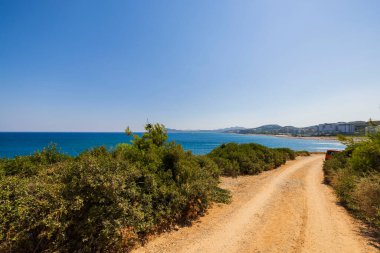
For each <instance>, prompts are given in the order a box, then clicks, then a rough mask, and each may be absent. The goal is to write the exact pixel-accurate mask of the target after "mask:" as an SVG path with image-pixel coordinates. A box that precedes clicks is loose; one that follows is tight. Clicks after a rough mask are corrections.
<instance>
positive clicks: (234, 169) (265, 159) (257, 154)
mask: <svg viewBox="0 0 380 253" xmlns="http://www.w3.org/2000/svg"><path fill="white" fill-rule="evenodd" d="M208 156H209V157H210V158H211V159H213V160H214V161H215V163H216V164H218V166H219V168H220V171H221V173H222V174H223V175H225V176H233V177H236V176H238V175H253V174H258V173H260V172H262V171H265V170H270V169H274V168H277V167H279V166H281V165H282V164H284V163H285V162H286V160H289V159H295V157H296V154H295V152H294V151H292V150H290V149H288V148H277V149H271V148H267V147H265V146H262V145H259V144H255V143H249V144H236V143H227V144H222V145H221V146H219V147H218V148H216V149H214V150H213V151H211V152H210V153H209V154H208Z"/></svg>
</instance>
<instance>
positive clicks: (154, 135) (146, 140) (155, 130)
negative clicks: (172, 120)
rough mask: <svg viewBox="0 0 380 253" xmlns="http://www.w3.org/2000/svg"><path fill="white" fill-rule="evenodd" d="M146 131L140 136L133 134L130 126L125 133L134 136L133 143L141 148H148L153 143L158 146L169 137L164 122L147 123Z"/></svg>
mask: <svg viewBox="0 0 380 253" xmlns="http://www.w3.org/2000/svg"><path fill="white" fill-rule="evenodd" d="M145 130H146V132H145V133H144V134H143V135H142V137H139V136H138V135H136V134H133V133H132V131H131V130H130V128H129V127H127V128H126V129H125V133H126V134H127V135H128V136H132V137H133V141H132V143H133V145H135V146H137V147H138V148H139V149H141V150H147V149H149V148H150V146H151V145H154V146H156V147H160V146H162V145H164V143H165V142H166V140H167V139H168V134H167V131H166V128H165V126H164V125H163V124H159V123H156V124H150V123H148V124H146V125H145Z"/></svg>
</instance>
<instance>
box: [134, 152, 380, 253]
mask: <svg viewBox="0 0 380 253" xmlns="http://www.w3.org/2000/svg"><path fill="white" fill-rule="evenodd" d="M322 163H323V156H322V155H312V156H310V157H302V158H297V160H295V161H290V162H288V163H287V164H286V165H284V166H282V167H281V168H279V169H277V170H273V171H268V172H264V173H262V174H260V175H257V176H245V177H238V178H237V179H232V178H223V179H222V183H221V186H222V187H223V188H226V189H229V190H231V192H232V195H233V199H232V203H231V204H229V205H215V206H214V207H213V208H211V209H210V211H209V212H208V214H207V215H205V216H204V217H202V218H200V219H199V220H198V221H196V222H194V223H193V225H192V226H191V227H184V228H180V229H179V230H177V231H172V232H169V233H165V234H163V235H160V236H158V237H157V238H155V239H153V240H152V241H150V242H149V243H147V244H146V245H145V246H144V247H140V248H138V249H136V250H135V251H134V252H135V253H137V252H139V253H141V252H165V253H166V252H176V253H177V252H216V253H222V252H229V253H231V252H261V253H264V252H334V253H335V252H380V250H379V249H377V248H376V247H375V246H373V245H372V243H371V242H370V241H369V239H368V238H365V237H363V236H361V235H360V229H359V224H358V223H357V222H356V221H354V220H353V219H352V218H351V217H350V216H349V215H348V214H347V212H346V211H345V210H344V209H343V208H342V207H340V206H338V205H337V204H336V198H335V196H334V194H333V192H332V190H331V189H330V188H329V187H328V186H326V185H324V184H322V180H323V172H322Z"/></svg>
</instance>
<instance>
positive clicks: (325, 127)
mask: <svg viewBox="0 0 380 253" xmlns="http://www.w3.org/2000/svg"><path fill="white" fill-rule="evenodd" d="M353 133H355V126H354V125H353V124H349V123H344V122H338V123H332V124H319V125H318V134H320V135H324V134H353Z"/></svg>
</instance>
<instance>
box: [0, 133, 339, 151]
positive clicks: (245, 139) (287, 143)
mask: <svg viewBox="0 0 380 253" xmlns="http://www.w3.org/2000/svg"><path fill="white" fill-rule="evenodd" d="M169 140H170V141H175V142H177V143H179V144H182V146H183V147H184V149H186V150H191V151H192V152H193V153H194V154H206V153H208V152H210V151H211V150H212V149H214V148H215V147H217V146H219V145H220V144H222V143H227V142H236V143H250V142H255V143H259V144H262V145H265V146H267V147H288V148H291V149H294V150H307V151H326V149H343V148H344V145H343V144H341V143H339V142H337V141H331V140H305V139H293V138H281V137H273V136H264V135H238V134H224V133H209V132H183V133H169ZM130 141H131V137H129V136H127V135H125V134H124V133H10V132H9V133H0V157H14V156H17V155H29V154H32V153H34V152H35V151H38V150H42V149H43V148H44V147H46V146H47V145H49V144H50V143H55V144H57V145H58V147H59V148H60V150H61V151H62V152H64V153H66V154H69V155H77V154H79V153H80V152H82V151H84V150H86V149H90V148H93V147H96V146H102V145H104V146H106V147H108V148H110V149H112V148H114V147H115V146H116V145H117V144H118V143H123V142H127V143H129V142H130Z"/></svg>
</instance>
